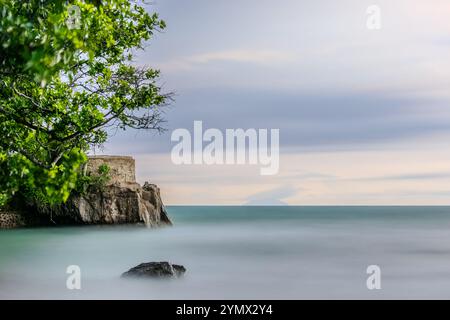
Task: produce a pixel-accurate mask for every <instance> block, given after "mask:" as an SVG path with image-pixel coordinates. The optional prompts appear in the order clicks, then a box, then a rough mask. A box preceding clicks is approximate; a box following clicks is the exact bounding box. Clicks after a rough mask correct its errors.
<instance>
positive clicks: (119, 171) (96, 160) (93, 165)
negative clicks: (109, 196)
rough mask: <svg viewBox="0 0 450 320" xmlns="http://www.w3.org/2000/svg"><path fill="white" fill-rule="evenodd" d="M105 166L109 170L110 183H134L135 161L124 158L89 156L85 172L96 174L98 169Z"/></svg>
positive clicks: (130, 158)
mask: <svg viewBox="0 0 450 320" xmlns="http://www.w3.org/2000/svg"><path fill="white" fill-rule="evenodd" d="M102 164H106V165H107V166H109V168H110V171H109V172H110V175H111V181H110V183H111V184H113V183H130V182H131V183H135V182H136V172H135V161H134V159H133V158H132V157H126V156H91V157H89V161H88V163H87V167H86V171H87V172H91V173H94V174H95V173H97V172H98V168H99V167H100V166H101V165H102Z"/></svg>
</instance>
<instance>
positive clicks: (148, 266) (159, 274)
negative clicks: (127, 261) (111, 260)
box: [122, 262, 186, 278]
mask: <svg viewBox="0 0 450 320" xmlns="http://www.w3.org/2000/svg"><path fill="white" fill-rule="evenodd" d="M185 272H186V268H185V267H183V266H181V265H177V264H170V263H169V262H147V263H141V264H140V265H138V266H137V267H134V268H131V269H130V270H128V271H127V272H125V273H123V274H122V277H134V278H173V277H174V278H178V277H180V276H182V275H183V274H184V273H185Z"/></svg>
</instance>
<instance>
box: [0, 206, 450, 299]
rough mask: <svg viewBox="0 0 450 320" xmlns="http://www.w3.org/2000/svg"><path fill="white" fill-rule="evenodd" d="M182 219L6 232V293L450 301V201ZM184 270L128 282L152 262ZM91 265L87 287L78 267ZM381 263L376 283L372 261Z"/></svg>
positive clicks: (2, 290)
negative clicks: (131, 273)
mask: <svg viewBox="0 0 450 320" xmlns="http://www.w3.org/2000/svg"><path fill="white" fill-rule="evenodd" d="M168 211H169V215H170V216H171V218H172V219H173V222H174V226H173V227H168V228H162V229H146V228H143V227H137V226H92V227H90V226H89V227H88V226H84V227H53V228H34V229H17V230H3V231H0V299H25V298H26V299H50V298H52V299H197V298H205V299H304V298H306V299H312V298H332V299H339V298H362V299H380V298H447V299H448V298H450V207H173V206H172V207H169V208H168ZM150 261H170V262H171V263H177V264H182V265H184V266H185V267H186V269H187V272H186V274H185V275H184V276H183V277H182V278H178V279H166V280H143V279H140V280H134V279H122V278H120V275H121V274H122V273H123V272H125V271H127V270H128V269H129V268H131V267H133V266H136V265H138V264H139V263H141V262H150ZM69 265H78V266H79V267H80V268H81V290H68V289H67V288H66V279H67V277H68V274H66V268H67V266H69ZM369 265H378V266H379V267H380V268H381V289H380V290H368V289H367V287H366V279H367V277H368V276H369V275H368V274H367V273H366V268H367V266H369Z"/></svg>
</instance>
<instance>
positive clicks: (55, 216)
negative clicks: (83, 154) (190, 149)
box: [0, 156, 172, 228]
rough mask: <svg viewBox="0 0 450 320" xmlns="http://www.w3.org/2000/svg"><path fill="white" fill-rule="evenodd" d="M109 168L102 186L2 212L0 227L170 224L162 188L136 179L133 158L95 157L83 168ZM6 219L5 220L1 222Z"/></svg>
mask: <svg viewBox="0 0 450 320" xmlns="http://www.w3.org/2000/svg"><path fill="white" fill-rule="evenodd" d="M102 164H106V165H108V167H109V168H110V176H111V179H110V180H109V181H108V183H107V184H106V185H104V186H102V187H101V188H95V189H89V190H88V192H85V193H83V194H72V195H71V196H70V197H69V199H68V200H67V202H66V203H64V204H62V205H59V206H57V207H45V206H44V207H33V206H29V205H28V206H26V207H22V208H20V210H17V209H15V210H14V211H11V210H7V211H8V212H3V213H2V212H1V211H0V228H5V227H9V228H12V227H21V226H35V225H51V224H56V225H80V224H85V225H90V224H143V225H146V226H148V227H158V226H163V225H171V224H172V223H171V221H170V219H169V217H168V215H167V212H166V210H165V207H164V204H163V202H162V200H161V195H160V190H159V188H158V187H157V186H156V185H154V184H150V183H147V182H146V183H145V184H144V185H143V186H141V185H140V184H138V183H137V182H136V181H135V168H134V159H133V158H131V157H117V156H105V157H93V158H90V159H89V161H88V163H87V165H86V166H85V168H84V171H85V173H86V174H95V172H97V170H98V168H99V166H100V165H102ZM2 219H3V222H2Z"/></svg>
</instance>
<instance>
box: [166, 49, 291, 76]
mask: <svg viewBox="0 0 450 320" xmlns="http://www.w3.org/2000/svg"><path fill="white" fill-rule="evenodd" d="M295 58H296V56H295V55H294V54H292V53H289V52H284V51H273V50H254V49H237V50H227V51H216V52H205V53H200V54H196V55H192V56H188V57H182V58H177V59H172V60H169V61H163V62H162V63H159V64H158V67H159V68H161V69H163V70H164V71H169V72H175V71H183V70H190V69H193V68H195V67H197V66H200V65H205V64H209V63H214V62H233V63H246V64H248V63H251V64H262V65H276V64H282V63H288V62H291V61H294V60H295Z"/></svg>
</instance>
